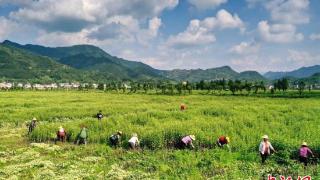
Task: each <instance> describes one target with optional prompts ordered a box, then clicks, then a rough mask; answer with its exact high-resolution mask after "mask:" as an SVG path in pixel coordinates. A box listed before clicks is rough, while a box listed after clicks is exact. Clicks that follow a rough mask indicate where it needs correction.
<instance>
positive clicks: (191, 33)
mask: <svg viewBox="0 0 320 180" xmlns="http://www.w3.org/2000/svg"><path fill="white" fill-rule="evenodd" d="M235 28H239V29H241V30H242V31H243V30H244V23H243V22H242V20H241V19H240V18H239V17H238V15H236V14H235V15H231V14H230V13H229V12H228V11H226V10H224V9H223V10H220V11H219V12H218V13H217V15H216V17H207V18H205V19H204V20H202V21H201V20H198V19H194V20H191V21H190V23H189V26H188V27H187V29H186V30H185V31H183V32H181V33H179V34H178V35H176V36H170V37H169V39H168V41H167V45H169V46H172V47H175V48H178V49H179V48H185V47H192V46H199V45H206V44H210V43H213V42H215V41H216V37H215V35H214V33H213V31H214V30H215V29H235Z"/></svg>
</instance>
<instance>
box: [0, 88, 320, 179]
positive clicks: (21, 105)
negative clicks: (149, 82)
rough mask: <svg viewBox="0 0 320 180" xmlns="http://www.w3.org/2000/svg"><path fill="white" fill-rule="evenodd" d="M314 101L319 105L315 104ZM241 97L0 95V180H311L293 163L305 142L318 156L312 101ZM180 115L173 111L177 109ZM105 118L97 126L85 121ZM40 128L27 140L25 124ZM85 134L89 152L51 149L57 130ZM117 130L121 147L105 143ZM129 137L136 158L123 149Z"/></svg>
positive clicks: (318, 123)
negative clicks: (222, 139) (183, 143)
mask: <svg viewBox="0 0 320 180" xmlns="http://www.w3.org/2000/svg"><path fill="white" fill-rule="evenodd" d="M318 97H319V96H318ZM318 97H315V98H287V99H286V98H270V97H243V96H239V97H236V96H213V95H189V96H165V95H141V94H131V95H124V94H113V93H103V92H75V91H74V92H72V91H71V92H63V91H57V92H0V106H1V108H0V179H7V178H11V179H17V178H35V179H77V178H78V179H177V178H181V179H208V178H212V179H245V178H247V179H267V175H268V174H269V173H270V174H272V175H274V176H277V175H291V176H293V177H294V178H295V177H297V176H298V175H301V176H304V175H312V178H313V179H319V178H320V174H319V170H320V168H319V167H318V166H317V165H312V166H310V167H308V168H307V169H306V170H304V169H303V167H302V166H301V165H300V164H299V163H297V162H296V155H297V150H298V148H299V146H300V143H301V142H302V141H307V142H308V144H309V145H310V147H311V148H312V150H314V151H315V152H317V154H319V153H320V139H319V135H320V130H319V129H320V119H319V118H320V99H319V98H318ZM182 102H183V103H186V104H187V106H188V109H187V111H185V112H181V111H179V105H180V103H182ZM98 110H102V111H103V112H104V113H105V114H106V115H107V117H105V118H104V119H103V122H102V123H98V122H97V120H96V119H95V118H93V116H94V115H95V113H97V111H98ZM32 117H37V118H38V119H39V120H40V121H39V124H38V127H37V128H36V130H35V131H34V132H33V133H32V134H31V135H30V136H27V135H26V132H27V128H26V126H25V123H26V122H27V121H29V120H30V119H31V118H32ZM81 124H85V125H87V126H88V129H89V145H88V146H86V147H84V146H80V147H79V146H74V145H73V144H72V143H65V144H58V145H54V144H53V142H52V139H53V138H54V137H55V131H56V130H57V128H58V127H59V126H60V125H62V126H64V127H65V128H66V130H67V131H69V132H71V133H72V134H73V135H72V137H71V140H73V139H74V137H75V134H76V133H77V132H78V131H79V126H80V125H81ZM117 130H122V131H123V132H124V133H125V134H124V140H123V142H124V143H123V144H122V146H121V148H118V149H112V148H110V147H109V146H108V145H106V143H105V142H106V138H107V137H109V135H110V134H112V133H114V132H115V131H117ZM134 132H136V133H138V135H139V138H140V140H141V146H142V150H140V151H129V150H127V146H126V142H127V139H128V138H129V136H130V135H131V134H132V133H134ZM186 134H195V135H196V138H197V140H196V142H195V146H196V148H195V150H176V149H174V146H173V144H174V142H175V141H177V140H178V138H179V137H180V136H182V135H186ZM263 134H268V135H269V137H270V138H271V142H272V144H273V146H274V147H275V148H276V149H277V150H278V153H277V154H274V155H273V156H272V157H271V158H270V159H269V160H268V163H267V165H265V166H262V165H260V157H259V156H258V152H257V151H258V150H257V149H258V145H259V142H260V138H261V136H262V135H263ZM220 135H228V136H230V137H231V152H229V151H228V150H226V149H219V148H216V147H215V146H214V142H215V140H216V138H217V137H218V136H220Z"/></svg>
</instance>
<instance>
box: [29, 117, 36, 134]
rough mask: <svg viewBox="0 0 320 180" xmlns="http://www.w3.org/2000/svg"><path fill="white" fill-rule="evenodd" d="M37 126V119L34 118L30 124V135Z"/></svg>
mask: <svg viewBox="0 0 320 180" xmlns="http://www.w3.org/2000/svg"><path fill="white" fill-rule="evenodd" d="M36 126H37V119H36V118H35V117H34V118H33V119H32V121H31V122H30V123H29V131H28V134H31V133H32V131H33V130H34V128H36Z"/></svg>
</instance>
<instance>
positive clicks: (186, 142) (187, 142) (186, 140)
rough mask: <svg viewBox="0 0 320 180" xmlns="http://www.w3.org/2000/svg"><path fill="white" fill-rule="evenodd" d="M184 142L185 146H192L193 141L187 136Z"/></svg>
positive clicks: (183, 139)
mask: <svg viewBox="0 0 320 180" xmlns="http://www.w3.org/2000/svg"><path fill="white" fill-rule="evenodd" d="M182 142H183V143H185V144H190V143H192V139H191V137H190V136H186V137H184V138H182Z"/></svg>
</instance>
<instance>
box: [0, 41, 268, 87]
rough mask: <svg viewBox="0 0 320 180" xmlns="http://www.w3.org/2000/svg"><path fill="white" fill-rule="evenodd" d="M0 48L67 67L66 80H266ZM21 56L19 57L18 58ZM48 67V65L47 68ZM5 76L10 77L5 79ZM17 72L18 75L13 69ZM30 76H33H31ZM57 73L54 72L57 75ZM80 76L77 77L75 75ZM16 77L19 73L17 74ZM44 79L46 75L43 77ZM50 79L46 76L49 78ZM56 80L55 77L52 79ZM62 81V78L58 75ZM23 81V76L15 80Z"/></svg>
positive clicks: (65, 52)
mask: <svg viewBox="0 0 320 180" xmlns="http://www.w3.org/2000/svg"><path fill="white" fill-rule="evenodd" d="M2 46H3V47H7V48H9V49H15V50H18V49H20V52H21V53H22V51H23V53H22V54H24V53H27V52H28V53H27V54H28V56H29V57H28V59H30V60H32V58H35V59H37V58H38V59H39V58H40V59H46V61H43V62H41V63H43V64H46V63H49V61H50V63H51V64H52V63H55V64H56V66H57V69H59V68H63V67H68V68H69V69H72V71H75V73H74V74H80V75H70V76H68V77H66V80H70V79H71V80H81V81H88V80H90V81H91V80H93V81H108V80H149V79H151V80H175V81H191V82H196V81H201V80H207V81H210V80H217V79H233V80H235V79H241V80H248V81H264V80H266V79H265V78H264V77H263V76H261V75H260V74H259V73H258V72H255V71H246V72H242V73H238V72H236V71H234V70H233V69H232V68H230V67H229V66H223V67H218V68H211V69H206V70H202V69H194V70H179V69H177V70H168V71H162V70H157V69H154V68H152V67H151V66H149V65H146V64H144V63H141V62H136V61H128V60H125V59H122V58H118V57H115V56H111V55H110V54H108V53H106V52H105V51H103V50H102V49H100V48H98V47H96V46H92V45H75V46H70V47H44V46H39V45H31V44H27V45H21V44H18V43H14V42H11V41H8V40H6V41H4V42H3V43H2ZM21 56H23V55H21ZM50 63H49V64H50ZM4 71H5V72H6V75H7V76H6V77H11V78H14V79H15V78H16V74H15V70H14V68H13V69H11V70H9V69H5V70H4ZM9 72H10V73H11V75H10V76H8V74H9ZM17 72H20V71H19V70H18V69H17ZM32 72H33V73H32ZM44 72H45V71H42V73H40V72H39V73H36V69H34V71H31V72H30V73H29V72H28V73H27V74H29V75H28V76H26V77H27V78H34V79H38V78H40V77H42V76H35V74H44ZM59 72H60V71H58V70H57V71H56V73H59ZM79 72H81V73H79ZM18 74H19V73H18ZM45 75H46V74H45ZM49 75H50V74H49ZM56 76H57V75H56ZM62 77H65V75H64V74H61V78H58V79H61V80H62ZM19 78H23V76H19Z"/></svg>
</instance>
